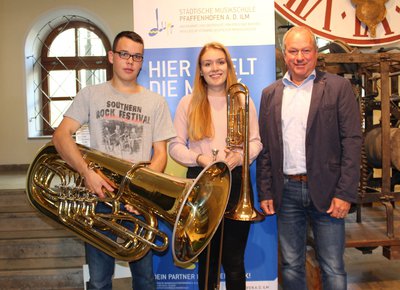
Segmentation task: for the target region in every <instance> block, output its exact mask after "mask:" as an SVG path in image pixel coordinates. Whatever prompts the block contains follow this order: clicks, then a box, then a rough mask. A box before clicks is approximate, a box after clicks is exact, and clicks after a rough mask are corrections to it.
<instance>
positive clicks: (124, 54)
mask: <svg viewBox="0 0 400 290" xmlns="http://www.w3.org/2000/svg"><path fill="white" fill-rule="evenodd" d="M113 52H114V53H118V55H119V57H120V58H122V59H129V58H132V60H133V61H136V62H141V61H143V55H141V54H129V53H127V52H126V51H113Z"/></svg>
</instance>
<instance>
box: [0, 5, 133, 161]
mask: <svg viewBox="0 0 400 290" xmlns="http://www.w3.org/2000/svg"><path fill="white" fill-rule="evenodd" d="M132 3H133V1H132V0H117V1H109V0H35V1H24V0H0V138H1V141H0V165H10V164H29V163H30V162H31V161H32V159H33V157H34V156H35V154H36V151H37V150H38V149H39V148H40V147H41V146H42V145H43V144H44V143H45V142H47V141H49V139H28V132H27V114H26V82H25V78H26V76H25V44H26V39H27V36H28V34H29V32H30V30H31V29H32V27H34V26H35V24H37V23H39V22H41V21H43V20H44V19H46V18H48V17H50V18H49V20H50V19H51V16H52V15H54V16H55V15H59V13H61V12H71V13H74V14H76V13H77V12H79V11H82V16H84V17H88V16H90V18H91V19H95V20H96V24H98V25H99V26H100V27H101V28H102V29H104V32H105V33H106V34H107V36H108V37H109V39H110V41H112V40H113V38H114V36H115V35H116V34H117V33H118V32H119V31H122V30H132V29H133V15H132V5H133V4H132ZM98 22H100V23H98Z"/></svg>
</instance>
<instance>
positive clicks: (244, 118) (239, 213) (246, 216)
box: [225, 83, 265, 221]
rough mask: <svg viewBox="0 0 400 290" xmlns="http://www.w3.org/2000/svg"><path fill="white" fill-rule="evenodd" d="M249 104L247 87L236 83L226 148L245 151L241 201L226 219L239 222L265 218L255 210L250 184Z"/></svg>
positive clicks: (229, 108) (229, 102)
mask: <svg viewBox="0 0 400 290" xmlns="http://www.w3.org/2000/svg"><path fill="white" fill-rule="evenodd" d="M249 102H250V96H249V90H248V88H247V86H246V85H244V84H242V83H235V84H233V85H231V86H230V87H229V89H228V96H227V111H228V112H227V117H228V122H227V126H228V131H227V138H226V147H227V148H229V149H235V148H240V149H243V166H242V187H241V189H240V196H239V201H238V203H237V204H236V205H235V207H233V208H232V209H230V210H228V211H227V212H226V213H225V217H227V218H230V219H233V220H239V221H261V220H263V219H264V218H265V217H264V215H263V214H261V213H260V212H259V211H258V210H256V209H255V208H254V205H253V201H252V192H251V184H250V172H249V171H250V168H249Z"/></svg>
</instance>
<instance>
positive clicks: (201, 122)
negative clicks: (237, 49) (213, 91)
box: [188, 42, 237, 141]
mask: <svg viewBox="0 0 400 290" xmlns="http://www.w3.org/2000/svg"><path fill="white" fill-rule="evenodd" d="M208 49H219V50H222V51H223V52H224V54H225V58H226V62H227V65H228V72H227V79H226V82H225V91H226V92H228V89H229V87H230V86H231V85H232V84H234V83H236V82H237V78H236V72H235V68H234V66H233V62H232V59H231V55H230V54H229V51H228V49H227V48H226V47H225V46H224V45H222V44H220V43H218V42H210V43H207V44H205V45H204V46H203V48H202V49H201V50H200V53H199V56H198V58H197V65H196V73H195V76H194V84H193V91H192V100H191V102H190V106H189V115H188V136H189V139H190V140H193V141H199V140H201V139H203V138H212V137H213V136H214V125H213V123H212V119H211V108H210V103H209V101H208V97H207V96H208V90H207V83H206V81H205V79H204V77H203V76H202V75H201V74H200V70H201V59H202V57H203V55H204V54H205V52H206V51H207V50H208Z"/></svg>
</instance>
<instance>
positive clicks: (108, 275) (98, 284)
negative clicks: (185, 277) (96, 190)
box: [85, 203, 156, 290]
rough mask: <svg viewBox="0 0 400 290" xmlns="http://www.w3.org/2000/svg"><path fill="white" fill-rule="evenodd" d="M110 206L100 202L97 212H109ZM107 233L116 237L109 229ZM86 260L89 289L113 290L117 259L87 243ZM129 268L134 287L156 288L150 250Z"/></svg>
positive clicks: (151, 289) (136, 288)
mask: <svg viewBox="0 0 400 290" xmlns="http://www.w3.org/2000/svg"><path fill="white" fill-rule="evenodd" d="M108 209H109V208H108V207H106V206H104V204H101V203H100V204H98V206H97V207H96V212H100V211H101V212H108V211H109V210H108ZM106 235H108V236H109V237H112V238H113V239H115V238H116V237H115V236H114V235H112V234H111V233H110V232H109V231H108V232H106ZM85 249H86V262H87V263H88V265H89V274H90V280H89V283H88V284H89V285H88V289H89V290H92V289H93V290H94V289H96V290H100V289H101V290H112V276H113V274H114V267H115V259H114V258H113V257H111V256H109V255H108V254H106V253H104V252H103V251H101V250H99V249H97V248H95V247H93V246H92V245H90V244H88V243H85ZM129 268H130V270H131V274H132V288H133V289H135V290H140V289H146V290H148V289H149V290H155V289H156V285H155V284H156V283H155V278H154V274H153V254H152V251H151V250H150V251H149V252H148V253H147V255H145V256H144V257H143V258H142V259H140V260H137V261H134V262H130V263H129Z"/></svg>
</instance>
